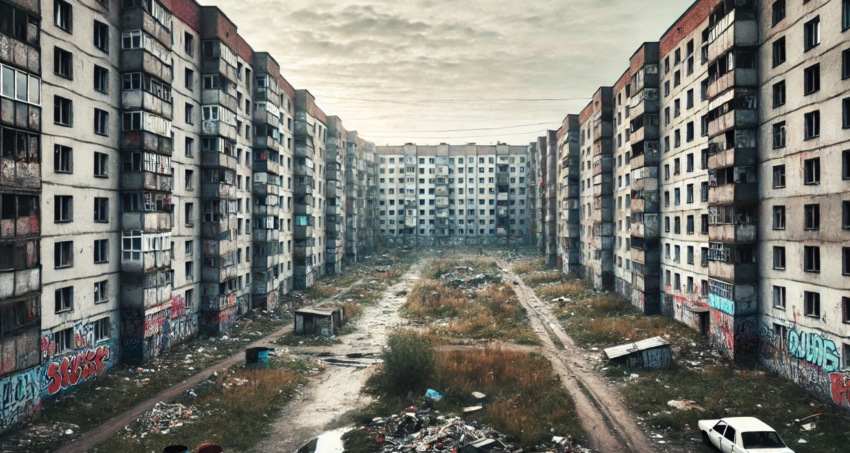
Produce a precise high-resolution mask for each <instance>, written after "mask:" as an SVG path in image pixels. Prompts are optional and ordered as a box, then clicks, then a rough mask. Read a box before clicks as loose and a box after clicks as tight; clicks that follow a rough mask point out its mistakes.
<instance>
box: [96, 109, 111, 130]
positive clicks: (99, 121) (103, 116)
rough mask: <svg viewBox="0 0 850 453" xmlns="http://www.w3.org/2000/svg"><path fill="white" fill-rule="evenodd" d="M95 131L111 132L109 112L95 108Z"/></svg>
mask: <svg viewBox="0 0 850 453" xmlns="http://www.w3.org/2000/svg"><path fill="white" fill-rule="evenodd" d="M94 133H95V134H97V135H108V134H109V112H107V111H106V110H101V109H94Z"/></svg>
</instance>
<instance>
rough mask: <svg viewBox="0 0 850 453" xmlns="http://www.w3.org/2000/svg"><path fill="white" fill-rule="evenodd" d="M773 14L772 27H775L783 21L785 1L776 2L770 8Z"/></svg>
mask: <svg viewBox="0 0 850 453" xmlns="http://www.w3.org/2000/svg"><path fill="white" fill-rule="evenodd" d="M771 12H772V13H773V25H776V24H778V23H779V21H781V20H782V19H785V0H776V1H775V2H773V6H772V7H771Z"/></svg>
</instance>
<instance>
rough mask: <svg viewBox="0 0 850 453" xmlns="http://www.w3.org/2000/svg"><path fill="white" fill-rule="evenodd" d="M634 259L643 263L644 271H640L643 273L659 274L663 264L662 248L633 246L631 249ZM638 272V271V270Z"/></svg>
mask: <svg viewBox="0 0 850 453" xmlns="http://www.w3.org/2000/svg"><path fill="white" fill-rule="evenodd" d="M630 253H631V256H632V261H634V262H636V263H642V264H643V271H642V272H638V274H641V275H658V274H659V272H660V269H659V267H660V265H661V251H660V250H641V249H636V248H634V247H632V249H631V250H630ZM636 272H637V271H636Z"/></svg>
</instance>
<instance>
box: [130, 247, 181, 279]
mask: <svg viewBox="0 0 850 453" xmlns="http://www.w3.org/2000/svg"><path fill="white" fill-rule="evenodd" d="M122 253H123V256H122V259H121V272H129V273H131V274H145V273H148V272H152V271H156V270H162V269H169V268H171V250H168V249H166V250H157V251H151V252H122ZM128 256H129V257H130V258H128ZM136 258H137V259H136Z"/></svg>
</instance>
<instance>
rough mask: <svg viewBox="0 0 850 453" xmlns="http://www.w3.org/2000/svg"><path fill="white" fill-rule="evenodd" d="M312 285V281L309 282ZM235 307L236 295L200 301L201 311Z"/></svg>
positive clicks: (211, 297)
mask: <svg viewBox="0 0 850 453" xmlns="http://www.w3.org/2000/svg"><path fill="white" fill-rule="evenodd" d="M310 285H312V281H311V282H310ZM235 305H236V294H230V295H229V296H205V297H204V298H203V299H202V300H201V309H202V310H204V311H221V310H224V309H227V308H230V307H233V306H235Z"/></svg>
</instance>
